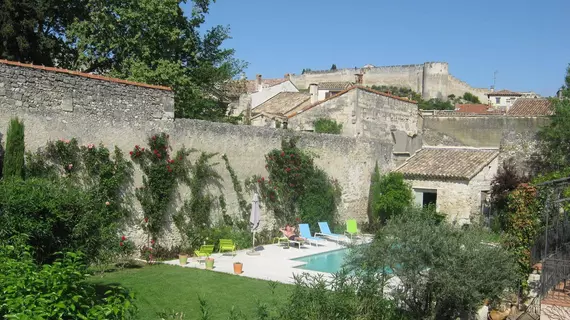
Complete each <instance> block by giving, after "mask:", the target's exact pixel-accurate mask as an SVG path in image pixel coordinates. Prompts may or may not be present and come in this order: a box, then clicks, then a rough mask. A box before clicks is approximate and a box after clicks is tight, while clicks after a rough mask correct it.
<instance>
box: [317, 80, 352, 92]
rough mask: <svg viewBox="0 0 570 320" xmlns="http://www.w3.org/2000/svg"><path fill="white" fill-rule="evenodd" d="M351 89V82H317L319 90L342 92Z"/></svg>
mask: <svg viewBox="0 0 570 320" xmlns="http://www.w3.org/2000/svg"><path fill="white" fill-rule="evenodd" d="M350 87H352V83H351V82H348V81H346V82H342V81H336V82H319V90H334V91H342V90H346V89H348V88H350Z"/></svg>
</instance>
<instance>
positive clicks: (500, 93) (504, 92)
mask: <svg viewBox="0 0 570 320" xmlns="http://www.w3.org/2000/svg"><path fill="white" fill-rule="evenodd" d="M487 95H488V96H489V97H490V96H518V97H520V96H522V94H521V93H518V92H514V91H510V90H499V91H495V92H489V93H487Z"/></svg>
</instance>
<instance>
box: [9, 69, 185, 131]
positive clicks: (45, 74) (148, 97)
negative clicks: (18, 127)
mask: <svg viewBox="0 0 570 320" xmlns="http://www.w3.org/2000/svg"><path fill="white" fill-rule="evenodd" d="M101 79H103V77H100V76H96V75H90V74H79V73H76V72H73V71H68V70H64V69H55V68H47V67H41V66H31V65H25V64H20V63H15V62H8V61H5V60H0V105H2V106H13V107H19V108H22V110H30V111H33V110H53V111H64V112H75V113H82V114H90V115H95V116H105V117H109V118H112V119H113V120H114V121H131V120H133V117H136V118H135V119H136V120H152V119H171V118H173V117H174V94H173V92H172V91H171V90H170V89H168V88H165V87H160V86H152V85H145V84H138V83H135V82H129V81H124V80H119V79H110V78H104V79H106V81H103V80H101Z"/></svg>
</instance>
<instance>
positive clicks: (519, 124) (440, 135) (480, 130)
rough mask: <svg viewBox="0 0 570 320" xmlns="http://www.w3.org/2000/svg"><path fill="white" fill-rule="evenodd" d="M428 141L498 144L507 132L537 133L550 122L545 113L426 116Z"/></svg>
mask: <svg viewBox="0 0 570 320" xmlns="http://www.w3.org/2000/svg"><path fill="white" fill-rule="evenodd" d="M423 121H424V125H423V132H424V144H425V145H430V146H438V145H450V146H470V147H494V148H498V147H499V146H500V145H501V141H502V139H503V136H504V135H505V133H507V132H515V133H516V132H519V133H523V132H524V133H525V134H534V133H536V132H537V131H538V129H539V128H540V127H542V126H543V125H545V124H547V123H548V121H549V120H548V118H545V117H535V118H526V117H510V116H500V115H496V116H495V115H493V116H459V115H457V116H451V117H445V116H424V118H423Z"/></svg>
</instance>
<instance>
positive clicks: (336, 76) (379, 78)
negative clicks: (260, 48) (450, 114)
mask: <svg viewBox="0 0 570 320" xmlns="http://www.w3.org/2000/svg"><path fill="white" fill-rule="evenodd" d="M288 76H289V79H290V80H291V82H293V83H294V84H295V86H297V88H299V89H307V88H308V87H309V85H310V84H311V83H320V82H354V83H356V84H360V85H364V86H373V85H379V86H381V85H386V86H397V87H406V88H410V89H412V90H414V91H416V92H418V93H421V94H422V97H423V98H424V99H431V98H440V99H447V96H448V95H450V94H454V95H455V96H462V95H463V94H464V93H465V92H470V93H472V94H474V95H475V96H477V97H479V100H481V101H482V102H486V101H487V100H488V98H487V96H486V94H487V93H488V92H489V90H488V89H486V88H473V87H471V86H470V85H469V84H467V83H466V82H463V81H461V80H459V79H457V78H456V77H454V76H453V75H451V74H450V73H449V65H448V63H447V62H426V63H424V64H411V65H401V66H386V67H375V66H371V65H367V66H364V67H362V68H348V69H337V70H322V71H308V72H305V73H303V74H301V75H296V74H291V75H288Z"/></svg>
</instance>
